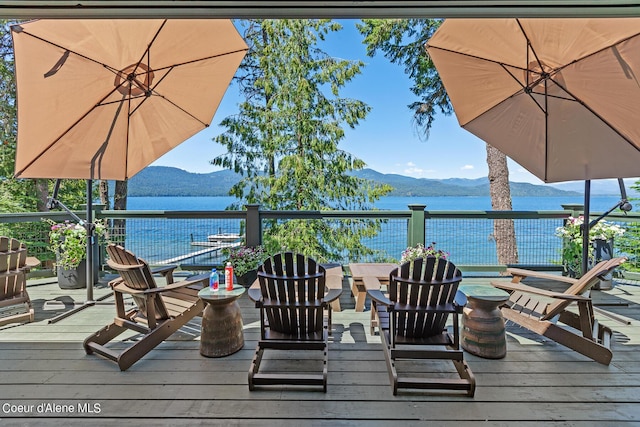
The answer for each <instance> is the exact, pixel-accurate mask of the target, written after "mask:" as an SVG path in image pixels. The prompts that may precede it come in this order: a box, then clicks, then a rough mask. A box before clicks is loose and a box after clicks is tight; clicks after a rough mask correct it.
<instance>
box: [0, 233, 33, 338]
mask: <svg viewBox="0 0 640 427" xmlns="http://www.w3.org/2000/svg"><path fill="white" fill-rule="evenodd" d="M39 264H40V261H39V260H38V259H37V258H34V257H29V256H27V246H26V245H25V244H24V243H21V242H20V241H19V240H16V239H11V238H9V237H5V236H0V326H2V325H6V324H9V323H20V322H33V317H34V310H33V305H32V304H31V300H30V299H29V294H28V293H27V273H28V272H29V270H30V269H31V268H33V267H36V266H37V265H39Z"/></svg>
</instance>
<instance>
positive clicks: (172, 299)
mask: <svg viewBox="0 0 640 427" xmlns="http://www.w3.org/2000/svg"><path fill="white" fill-rule="evenodd" d="M107 253H108V254H109V257H110V259H108V260H107V264H108V265H109V267H111V268H112V269H114V270H116V271H118V272H119V273H120V278H118V279H115V280H113V281H111V282H110V283H109V285H110V286H111V287H112V289H113V294H114V297H115V305H116V317H115V319H114V321H113V323H111V324H109V325H107V326H105V327H104V328H102V329H100V330H99V331H98V332H96V333H94V334H93V335H91V336H89V337H88V338H87V339H85V341H84V348H85V351H86V352H87V354H92V353H94V352H95V353H98V354H100V355H102V356H104V357H106V358H108V359H111V360H113V361H115V362H116V363H117V364H118V366H119V367H120V369H121V370H122V371H124V370H126V369H128V368H129V367H130V366H131V365H133V364H134V363H135V362H137V361H138V360H140V358H142V357H143V356H144V355H145V354H147V353H148V352H149V351H151V350H153V349H154V348H155V347H156V346H157V345H158V344H160V343H161V342H162V341H164V340H165V339H167V338H168V337H169V336H170V335H171V334H173V333H174V332H176V331H177V330H178V329H180V328H181V327H182V326H184V325H185V324H186V323H187V322H189V321H190V320H191V319H193V318H194V317H195V316H198V315H200V314H201V313H202V310H203V309H204V302H203V301H202V300H201V299H200V298H198V291H199V290H200V289H201V288H202V286H203V285H204V284H205V283H206V281H207V279H208V277H205V276H199V277H198V278H195V279H193V280H183V281H181V282H177V283H173V276H172V275H170V274H169V275H168V276H167V285H166V286H164V287H158V286H157V285H156V282H155V279H154V277H153V275H152V271H151V269H150V268H149V265H148V264H147V263H146V262H145V261H144V260H143V259H141V258H138V257H136V256H135V255H134V254H132V253H131V252H129V251H127V250H125V249H124V248H123V247H122V246H116V245H113V244H111V245H108V246H107ZM125 295H130V296H131V297H132V298H133V300H134V301H135V303H136V307H135V308H133V309H131V310H129V311H126V309H125V303H124V296H125ZM127 330H131V331H135V332H138V333H140V334H142V335H143V336H142V338H141V339H140V340H137V341H135V342H134V343H132V344H131V345H130V346H129V347H127V348H125V349H124V350H119V351H118V350H114V349H112V348H108V347H107V346H106V344H107V343H109V342H110V341H112V340H113V339H114V338H116V337H117V336H118V335H120V334H122V333H123V332H125V331H127Z"/></svg>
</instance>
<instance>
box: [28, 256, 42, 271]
mask: <svg viewBox="0 0 640 427" xmlns="http://www.w3.org/2000/svg"><path fill="white" fill-rule="evenodd" d="M39 265H40V260H39V259H38V258H36V257H34V256H28V257H27V261H26V262H25V264H24V266H25V267H26V268H34V267H37V266H39Z"/></svg>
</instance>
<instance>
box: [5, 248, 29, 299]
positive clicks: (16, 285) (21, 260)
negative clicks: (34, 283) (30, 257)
mask: <svg viewBox="0 0 640 427" xmlns="http://www.w3.org/2000/svg"><path fill="white" fill-rule="evenodd" d="M26 261H27V246H26V245H25V244H24V243H21V242H20V241H19V240H17V239H10V238H8V237H5V236H0V300H6V299H10V298H15V297H19V296H22V295H23V294H24V292H25V287H26V274H25V269H24V267H25V264H26Z"/></svg>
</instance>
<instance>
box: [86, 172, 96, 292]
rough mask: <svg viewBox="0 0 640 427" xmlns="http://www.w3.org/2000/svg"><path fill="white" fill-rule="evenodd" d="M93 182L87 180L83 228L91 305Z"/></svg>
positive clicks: (93, 228) (93, 238)
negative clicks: (85, 234)
mask: <svg viewBox="0 0 640 427" xmlns="http://www.w3.org/2000/svg"><path fill="white" fill-rule="evenodd" d="M92 190H93V180H92V179H88V180H87V220H86V222H85V223H84V226H85V228H86V230H87V301H86V303H87V304H93V303H94V301H93V285H94V283H93V264H94V259H93V246H94V240H95V227H94V225H93V194H92V193H93V191H92Z"/></svg>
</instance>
